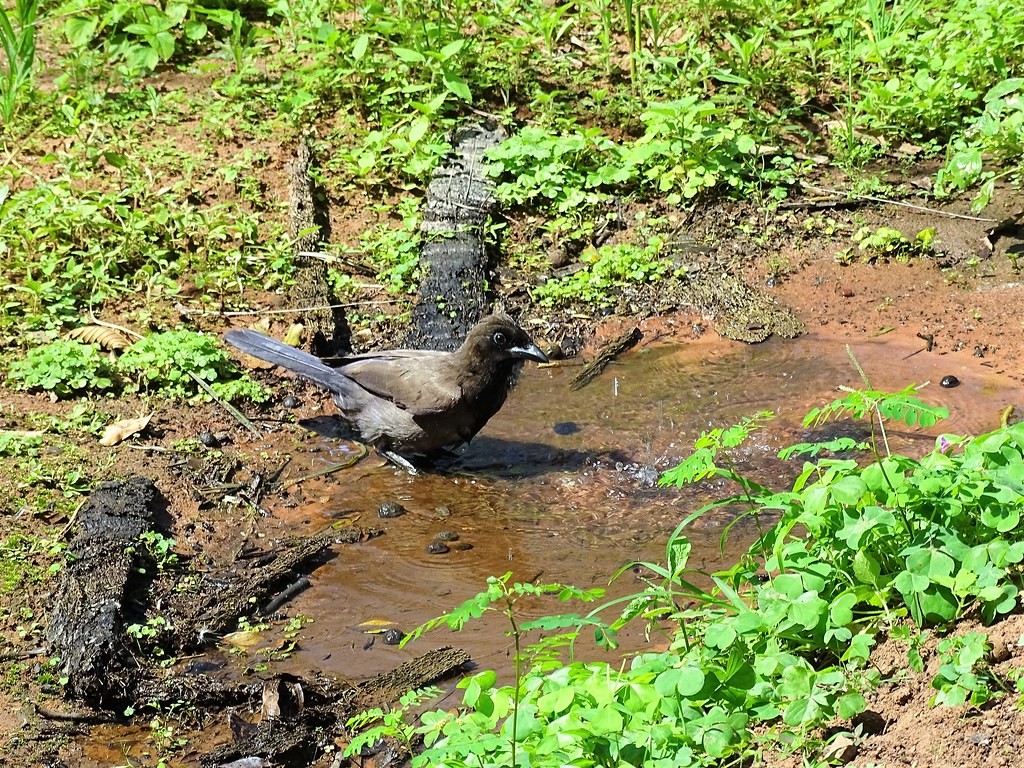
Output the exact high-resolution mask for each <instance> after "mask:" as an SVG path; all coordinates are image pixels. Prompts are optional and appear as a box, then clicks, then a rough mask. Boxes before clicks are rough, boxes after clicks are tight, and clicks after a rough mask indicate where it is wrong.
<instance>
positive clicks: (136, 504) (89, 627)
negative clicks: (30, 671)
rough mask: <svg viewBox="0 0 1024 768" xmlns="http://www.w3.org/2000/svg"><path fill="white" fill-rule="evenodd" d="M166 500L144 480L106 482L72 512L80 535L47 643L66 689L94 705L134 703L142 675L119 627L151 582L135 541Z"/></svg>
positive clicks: (136, 614) (136, 615) (135, 614)
mask: <svg viewBox="0 0 1024 768" xmlns="http://www.w3.org/2000/svg"><path fill="white" fill-rule="evenodd" d="M164 508H165V501H164V499H163V497H162V496H161V495H160V492H159V491H158V490H157V488H156V486H155V485H153V483H152V482H151V481H150V480H147V479H145V478H142V477H133V478H130V479H128V480H125V481H118V482H111V483H105V484H103V485H101V486H100V487H99V488H97V489H96V490H95V491H93V493H92V495H91V496H89V499H88V501H87V502H86V503H85V506H84V507H82V509H81V510H80V511H79V513H78V526H79V527H78V533H77V534H76V535H75V538H74V539H73V540H72V541H71V543H70V544H69V545H68V562H67V563H66V564H65V565H64V568H63V569H62V570H61V572H60V575H59V576H58V578H57V586H56V589H55V590H54V595H55V598H54V604H53V608H52V610H51V611H50V620H49V625H48V627H47V633H46V634H47V640H48V641H49V643H50V645H51V648H52V651H53V654H54V655H55V656H58V657H59V658H60V660H61V673H62V674H63V675H66V676H67V678H68V684H67V691H68V693H69V694H70V695H71V696H73V697H77V698H81V699H83V700H85V701H87V702H89V703H91V704H93V705H94V706H99V707H103V706H108V705H111V704H114V703H116V702H121V701H125V700H129V699H131V698H132V696H131V692H130V690H129V689H130V688H131V686H132V681H133V680H134V679H135V678H136V677H137V675H138V674H140V672H141V670H139V668H138V664H137V663H136V661H135V659H134V657H133V656H132V654H131V652H130V649H129V647H128V645H127V640H128V637H127V634H126V631H125V628H126V627H127V625H128V624H129V623H132V622H133V621H136V620H139V619H140V618H141V612H140V610H139V608H138V607H137V603H136V601H135V600H134V598H135V597H137V596H140V595H141V596H143V597H144V595H145V593H146V590H147V589H148V587H149V584H150V581H151V579H150V577H148V576H147V575H145V574H148V572H150V571H151V570H152V569H148V568H145V567H144V565H145V557H144V555H143V554H142V553H141V549H142V547H141V545H140V540H139V537H140V536H141V535H142V534H143V533H145V532H147V531H151V530H153V529H154V526H155V524H156V520H157V516H158V515H160V514H161V513H162V512H163V510H164Z"/></svg>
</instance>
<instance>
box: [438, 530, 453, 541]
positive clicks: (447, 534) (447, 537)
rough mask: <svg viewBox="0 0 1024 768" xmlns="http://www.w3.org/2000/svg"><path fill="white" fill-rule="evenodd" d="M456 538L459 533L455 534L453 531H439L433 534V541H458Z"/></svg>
mask: <svg viewBox="0 0 1024 768" xmlns="http://www.w3.org/2000/svg"><path fill="white" fill-rule="evenodd" d="M458 540H459V534H457V533H456V532H455V531H439V532H438V533H437V535H435V536H434V541H458Z"/></svg>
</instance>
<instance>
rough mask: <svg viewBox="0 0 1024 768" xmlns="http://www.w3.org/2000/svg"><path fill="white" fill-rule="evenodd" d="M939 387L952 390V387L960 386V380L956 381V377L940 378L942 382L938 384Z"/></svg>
mask: <svg viewBox="0 0 1024 768" xmlns="http://www.w3.org/2000/svg"><path fill="white" fill-rule="evenodd" d="M939 386H940V387H945V388H946V389H952V388H953V387H959V386H960V379H958V378H957V377H956V376H943V377H942V381H940V382H939Z"/></svg>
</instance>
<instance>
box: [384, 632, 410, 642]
mask: <svg viewBox="0 0 1024 768" xmlns="http://www.w3.org/2000/svg"><path fill="white" fill-rule="evenodd" d="M404 637H405V632H403V631H402V630H400V629H389V630H388V631H387V632H385V633H384V637H383V640H384V645H398V644H399V643H400V642H402V638H404Z"/></svg>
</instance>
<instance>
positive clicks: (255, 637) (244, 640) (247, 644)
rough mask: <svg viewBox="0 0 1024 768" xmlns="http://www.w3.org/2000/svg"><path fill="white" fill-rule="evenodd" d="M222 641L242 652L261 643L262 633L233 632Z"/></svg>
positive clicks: (250, 631)
mask: <svg viewBox="0 0 1024 768" xmlns="http://www.w3.org/2000/svg"><path fill="white" fill-rule="evenodd" d="M221 640H222V641H224V642H225V643H227V644H228V645H231V646H234V647H235V648H238V649H239V650H241V651H246V650H248V649H250V648H252V647H253V646H254V645H256V643H258V642H259V641H260V632H258V631H255V630H251V629H250V630H241V631H239V632H231V633H230V634H227V635H224V637H222V638H221Z"/></svg>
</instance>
